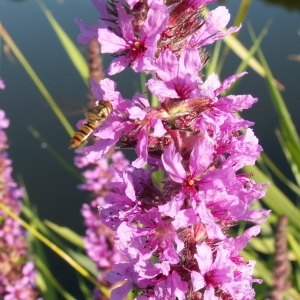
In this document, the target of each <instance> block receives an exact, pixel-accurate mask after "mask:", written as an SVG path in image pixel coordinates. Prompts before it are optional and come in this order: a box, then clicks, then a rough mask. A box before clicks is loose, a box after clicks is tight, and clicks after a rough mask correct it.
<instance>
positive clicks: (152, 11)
mask: <svg viewBox="0 0 300 300" xmlns="http://www.w3.org/2000/svg"><path fill="white" fill-rule="evenodd" d="M209 2H212V1H210V0H198V1H197V0H183V1H181V2H175V1H165V2H163V1H161V0H151V1H150V0H148V1H147V0H143V1H136V0H135V1H133V0H131V1H129V0H128V1H125V0H120V1H117V0H116V1H112V2H108V3H106V4H105V3H104V2H103V1H100V0H99V1H97V0H94V1H93V3H94V5H95V6H96V8H97V9H98V10H99V12H100V21H99V24H98V25H94V26H92V27H88V26H86V25H84V24H83V23H82V22H81V21H78V23H79V25H80V28H81V34H80V36H79V40H80V41H82V42H87V41H89V40H90V39H92V38H94V37H96V38H98V41H99V43H100V44H101V49H102V51H103V52H106V53H112V54H113V55H114V56H116V57H117V58H116V59H115V60H114V61H113V62H112V64H111V65H110V67H109V69H108V73H109V74H115V73H117V72H120V71H122V70H123V69H124V68H125V67H126V66H131V67H132V68H133V69H134V70H135V71H136V72H140V71H143V72H147V73H148V74H151V75H152V78H151V79H149V80H148V82H147V83H146V85H147V87H148V88H149V90H150V91H151V92H152V94H154V95H155V96H157V98H158V99H159V101H160V106H158V107H152V106H151V105H150V104H149V102H148V100H147V99H146V98H145V97H144V96H143V95H140V94H136V95H134V96H133V98H132V100H129V99H124V98H123V97H122V96H121V94H120V93H119V92H118V91H117V90H116V84H115V83H114V82H113V81H112V80H110V79H104V80H101V81H100V82H95V81H92V82H91V84H92V91H93V93H94V95H95V96H96V98H97V99H98V100H99V101H103V100H105V101H110V102H111V104H112V107H113V112H112V113H111V114H110V115H109V117H108V118H107V120H106V122H105V123H104V124H102V125H101V126H100V127H99V128H98V130H97V131H96V132H95V136H96V137H98V138H100V140H99V141H97V142H95V143H94V144H93V145H91V146H89V147H87V148H86V149H85V150H84V152H83V155H85V159H87V160H88V161H91V162H95V161H96V160H98V159H99V158H102V157H104V155H106V154H107V153H108V151H109V150H110V149H111V147H112V146H114V145H116V144H117V143H118V146H119V147H120V148H131V149H135V152H136V154H137V156H138V157H137V159H135V160H134V161H133V162H132V163H131V166H132V168H130V169H120V168H116V171H117V176H116V177H115V178H114V180H112V181H111V182H110V192H109V193H108V194H107V195H106V196H105V198H104V199H103V204H101V205H100V207H99V209H100V220H101V222H102V223H103V224H105V225H106V226H107V227H109V228H110V229H111V230H113V231H114V232H115V234H116V235H115V242H116V244H117V246H118V249H119V251H120V253H121V254H122V255H123V256H124V257H126V262H120V263H115V264H114V268H113V270H112V271H111V272H109V273H107V275H106V279H107V280H109V281H110V282H112V283H114V284H115V283H118V282H123V285H121V286H119V287H117V288H115V289H114V290H113V291H112V295H111V299H114V300H119V299H123V298H124V297H126V295H127V294H128V293H129V291H130V290H133V291H134V290H137V291H139V296H137V297H136V299H139V300H146V299H147V300H149V299H150V300H152V299H153V300H154V299H179V300H183V299H187V300H191V299H205V300H210V299H226V300H229V299H241V300H242V299H254V297H255V293H254V290H253V287H252V285H253V283H255V282H258V283H259V282H260V280H257V279H253V278H252V273H253V268H254V265H255V262H254V261H251V262H247V261H245V260H244V259H243V257H242V256H241V255H240V254H239V252H240V251H241V250H242V249H243V248H244V247H245V246H246V244H247V243H248V242H249V240H250V239H251V238H252V237H253V236H256V235H257V234H259V231H260V227H259V226H258V225H255V226H253V227H250V228H249V229H248V230H246V231H245V232H244V234H243V235H241V236H237V237H232V236H230V235H229V229H230V228H231V227H232V226H235V225H236V223H237V222H238V221H240V220H244V221H249V222H253V223H255V224H260V223H262V222H263V221H264V220H265V219H266V218H267V216H268V214H269V213H270V211H263V210H251V209H250V207H251V205H252V204H253V202H254V200H256V199H260V198H262V197H263V196H264V194H265V192H266V191H265V185H263V184H258V183H255V182H254V181H253V180H252V179H251V178H250V175H249V174H244V173H241V168H243V167H244V166H245V165H252V164H254V163H255V161H256V159H257V157H258V155H259V154H260V152H261V151H262V148H261V147H260V145H259V144H258V140H257V138H256V137H255V135H254V134H253V132H252V130H251V129H250V128H249V127H250V126H252V125H253V123H252V122H249V121H246V120H243V119H241V118H239V117H237V115H236V114H235V113H236V112H240V111H242V110H244V109H248V108H250V107H251V106H252V105H253V104H254V103H255V102H256V101H257V99H256V98H253V97H252V96H251V95H227V96H222V95H221V93H222V92H224V91H226V90H228V89H229V88H230V86H231V84H232V83H233V82H234V81H235V80H236V79H237V78H240V77H241V76H243V75H245V73H241V74H237V75H233V76H231V77H229V78H227V79H225V80H224V81H223V82H220V81H219V78H218V76H217V75H216V74H211V75H210V76H208V77H207V78H206V79H205V77H204V75H203V74H201V72H202V69H203V67H204V65H205V63H206V62H207V60H208V56H207V54H206V53H205V51H204V50H203V49H202V48H201V47H202V46H204V45H209V44H212V43H213V42H214V41H216V40H218V39H221V38H223V37H224V36H226V35H228V34H230V33H232V32H235V31H237V30H238V29H239V27H231V28H229V29H228V30H227V31H226V32H225V33H224V32H223V31H222V29H223V28H224V27H225V26H226V25H227V24H228V22H229V19H230V15H229V13H228V11H227V9H226V8H225V7H218V8H216V9H215V10H213V11H211V12H210V13H209V15H208V16H207V17H206V19H202V18H200V17H199V13H200V12H201V10H202V6H203V5H205V4H207V3H209ZM146 164H148V166H149V168H147V169H145V168H144V166H145V165H146ZM157 170H161V171H162V172H163V180H162V181H161V182H156V181H155V180H154V178H155V176H154V175H155V172H156V171H157ZM100 180H101V176H100ZM101 201H102V199H101Z"/></svg>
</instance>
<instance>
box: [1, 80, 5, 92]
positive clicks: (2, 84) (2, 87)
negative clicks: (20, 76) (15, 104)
mask: <svg viewBox="0 0 300 300" xmlns="http://www.w3.org/2000/svg"><path fill="white" fill-rule="evenodd" d="M4 89H5V83H4V80H3V79H2V78H1V77H0V90H4Z"/></svg>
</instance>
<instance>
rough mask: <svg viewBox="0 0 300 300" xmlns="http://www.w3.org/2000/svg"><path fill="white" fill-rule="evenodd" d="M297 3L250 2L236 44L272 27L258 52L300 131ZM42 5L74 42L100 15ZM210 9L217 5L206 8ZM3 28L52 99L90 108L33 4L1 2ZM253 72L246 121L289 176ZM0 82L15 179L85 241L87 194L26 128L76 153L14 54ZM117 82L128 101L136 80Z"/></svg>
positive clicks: (64, 4) (74, 0) (0, 70)
mask: <svg viewBox="0 0 300 300" xmlns="http://www.w3.org/2000/svg"><path fill="white" fill-rule="evenodd" d="M298 2H299V1H287V0H286V1H263V0H253V1H252V4H251V7H250V11H249V13H248V16H247V19H246V22H245V23H244V24H243V27H242V29H241V32H240V34H239V40H240V41H241V42H242V43H243V44H244V45H245V46H246V47H247V48H250V46H251V45H252V42H251V39H250V36H249V33H248V28H247V27H248V25H249V24H250V25H251V26H252V27H253V28H254V31H255V32H256V34H257V35H258V34H259V32H260V31H261V30H262V28H263V27H264V26H265V25H266V23H267V22H268V21H270V20H272V24H271V26H270V28H269V31H268V34H267V36H266V37H265V38H264V40H263V42H262V45H261V47H262V50H263V52H264V54H265V56H266V58H267V60H268V63H269V65H270V67H271V70H272V71H273V74H274V76H275V77H276V79H277V80H278V81H279V82H281V83H282V84H283V85H284V87H285V90H284V92H283V97H284V98H285V100H286V103H287V107H288V108H289V110H290V113H291V117H292V119H293V120H294V122H295V124H296V126H297V129H298V131H299V130H300V121H299V112H300V101H299V94H300V83H299V78H300V61H298V62H297V61H294V60H290V59H289V55H291V54H299V55H300V5H299V4H298ZM44 3H45V5H46V6H47V7H48V9H50V10H51V12H52V14H53V16H54V17H55V18H56V20H57V21H58V22H59V23H60V25H61V26H62V27H63V28H64V30H65V31H66V32H67V34H68V35H69V36H70V38H71V39H72V40H73V41H76V39H77V35H78V34H79V28H78V26H77V25H76V24H75V22H74V18H80V19H82V20H83V21H84V22H85V23H87V24H89V25H92V24H95V23H97V18H98V14H97V11H96V10H95V9H94V7H93V6H92V4H91V3H90V1H88V0H65V1H63V0H61V1H58V0H57V1H54V0H46V1H44ZM222 3H223V4H224V5H226V7H227V8H228V9H229V11H230V13H231V14H232V15H233V16H235V14H236V11H237V9H238V4H239V1H238V0H230V1H222ZM213 7H214V5H210V6H208V8H213ZM0 22H1V23H2V24H3V25H4V26H5V28H6V30H7V31H8V32H9V34H10V35H11V37H12V38H13V39H14V41H15V42H16V43H17V45H18V47H19V48H20V49H21V51H22V52H23V54H24V55H25V56H26V58H27V60H28V61H29V62H30V64H31V65H32V67H33V68H34V69H35V71H36V73H37V74H38V75H39V77H40V78H41V80H42V81H43V82H44V84H45V85H46V87H47V88H48V90H49V91H50V92H51V94H52V95H53V96H54V97H55V98H57V99H62V100H63V101H65V100H66V101H70V102H73V103H76V104H80V105H86V103H87V98H86V94H87V87H86V86H85V84H84V83H83V81H82V79H81V78H80V76H79V75H78V73H77V72H76V70H75V69H74V67H73V65H72V63H71V61H70V60H69V58H68V56H67V55H66V53H65V51H64V50H63V48H62V47H61V44H60V43H59V42H58V40H57V37H56V35H55V33H54V32H53V30H52V28H51V27H50V25H49V23H48V21H47V19H46V18H45V16H44V14H43V12H42V11H41V9H40V8H39V6H38V5H37V3H36V2H35V1H32V0H27V1H26V0H24V1H8V0H1V1H0ZM1 46H3V43H2V45H1ZM78 47H79V49H80V50H81V51H82V52H83V53H85V50H86V47H85V45H80V44H79V45H78ZM209 50H210V49H208V51H209ZM109 62H110V58H109V56H105V58H104V67H107V66H108V65H109ZM239 63H240V60H239V58H237V57H236V56H235V55H234V54H230V55H229V57H228V60H227V62H226V64H225V68H224V72H223V73H222V74H221V79H224V78H226V77H227V76H230V75H231V74H232V73H234V72H235V69H236V67H237V66H238V64H239ZM248 72H249V74H248V75H247V76H245V77H244V78H243V80H242V81H241V83H240V85H239V86H238V89H237V91H236V93H237V94H238V93H241V94H248V93H250V94H252V95H253V96H255V97H258V98H259V102H258V103H257V104H256V105H255V106H254V107H253V108H252V109H251V110H250V111H247V112H245V113H244V114H243V116H244V117H245V118H246V119H248V120H252V121H254V122H255V126H254V131H255V133H256V135H257V136H258V138H259V140H260V143H261V145H262V146H263V148H264V150H265V151H266V153H267V154H268V155H269V156H270V157H271V158H272V159H273V161H274V162H275V163H276V164H277V166H278V167H279V168H281V169H282V170H283V171H284V172H289V169H288V168H286V164H285V161H284V160H285V158H284V156H283V154H282V153H281V150H280V147H279V144H278V142H277V139H276V137H275V134H274V131H275V128H276V127H277V126H278V119H277V116H276V114H275V112H274V109H273V107H272V103H271V100H270V97H269V94H268V90H267V88H266V85H265V81H264V79H262V78H261V77H260V76H259V75H257V74H256V73H255V72H254V71H253V70H252V69H248ZM0 76H1V77H2V78H3V79H4V80H5V84H6V89H5V90H4V91H1V92H0V109H3V110H5V112H6V114H7V117H8V118H9V119H10V121H11V125H10V127H9V129H8V136H9V144H10V149H9V153H10V157H11V158H12V159H13V167H14V175H15V178H17V177H18V176H22V178H23V180H24V182H25V185H26V188H27V191H28V194H29V197H30V200H31V202H32V203H33V204H34V205H35V207H36V210H37V211H38V214H39V216H40V217H41V218H42V219H49V220H51V221H53V222H55V223H58V224H60V225H63V226H67V227H70V228H72V229H73V230H75V231H77V232H79V233H80V234H83V233H84V227H83V225H82V218H81V215H80V208H81V206H82V204H83V203H84V202H87V201H88V200H89V196H88V194H87V193H84V192H79V191H78V190H77V189H76V185H78V184H79V181H78V179H76V178H75V177H73V176H72V175H70V174H69V173H68V172H67V171H65V170H64V169H62V167H61V165H60V164H59V163H58V162H57V161H56V160H55V159H54V158H53V157H52V156H51V155H50V154H49V152H48V151H47V149H46V148H47V145H45V144H41V143H40V142H39V141H38V140H37V139H35V138H34V137H33V136H32V134H31V133H30V132H29V130H28V126H33V127H34V128H35V129H37V130H38V131H39V132H40V134H41V135H42V136H43V138H45V139H46V140H47V142H48V143H49V144H51V146H52V147H54V148H55V149H56V150H57V151H58V152H59V153H60V154H61V155H62V156H63V157H64V158H65V159H66V160H67V161H68V162H70V163H72V161H73V157H74V153H73V151H70V150H68V145H69V140H70V138H69V136H68V135H67V133H66V132H65V131H64V129H63V127H62V125H61V124H60V123H59V122H58V120H57V118H56V117H55V115H54V114H53V112H52V111H51V110H50V108H49V106H48V105H47V104H46V102H45V100H44V99H43V97H42V96H41V94H40V93H39V91H38V90H37V88H36V86H35V85H34V84H33V82H32V80H31V79H30V78H29V77H28V75H27V73H26V72H25V71H24V69H23V67H22V66H21V65H20V63H19V62H18V61H17V60H16V59H15V58H14V56H13V55H12V56H10V53H9V51H8V52H6V53H5V52H3V49H2V51H1V61H0ZM112 79H113V80H115V81H116V82H117V83H118V89H119V91H120V92H121V93H122V95H123V96H124V97H127V98H131V97H132V95H133V94H134V92H135V91H136V90H137V88H138V87H139V78H138V77H137V76H136V75H135V74H134V73H133V72H132V71H130V70H128V71H126V72H123V73H122V74H120V75H117V76H114V77H113V78H112ZM68 118H69V120H70V122H71V124H72V125H73V126H74V128H75V125H76V122H77V121H78V120H79V119H82V118H83V116H82V115H81V116H80V115H79V116H68ZM45 146H46V147H45ZM50 262H51V264H52V265H53V266H54V272H55V274H56V275H57V278H58V279H59V281H60V282H61V283H62V284H63V285H64V286H66V287H67V289H69V290H70V291H72V292H73V294H76V293H77V287H74V285H73V282H74V280H75V279H76V278H75V275H73V272H70V268H69V267H68V266H67V265H66V264H65V263H64V262H61V260H60V259H59V258H57V257H56V256H54V255H52V256H51V254H50ZM55 269H56V271H55ZM73 276H74V277H73Z"/></svg>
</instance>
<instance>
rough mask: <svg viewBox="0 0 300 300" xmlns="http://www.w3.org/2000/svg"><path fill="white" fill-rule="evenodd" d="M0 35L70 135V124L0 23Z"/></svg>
mask: <svg viewBox="0 0 300 300" xmlns="http://www.w3.org/2000/svg"><path fill="white" fill-rule="evenodd" d="M0 35H1V36H2V37H3V39H4V40H5V42H6V43H7V44H8V46H9V47H10V49H11V50H12V51H13V53H14V54H15V56H16V58H17V59H18V60H19V62H20V63H21V65H22V66H23V67H24V69H25V70H26V72H27V73H28V75H29V77H30V78H31V79H32V81H33V82H34V83H35V85H36V86H37V88H38V89H39V91H40V92H41V94H42V95H43V96H44V98H45V99H46V101H47V102H48V104H49V105H50V107H51V109H52V110H53V112H54V114H55V115H56V116H57V118H58V120H59V121H60V122H61V124H62V125H63V127H64V129H65V130H66V131H67V133H68V134H69V135H70V136H73V134H74V130H73V128H72V126H71V125H70V123H69V121H68V120H67V118H66V117H65V116H64V114H63V113H62V111H61V110H60V108H59V107H58V105H57V104H56V102H55V101H54V99H53V97H52V96H51V94H50V93H49V92H48V90H47V89H46V87H45V86H44V84H43V83H42V81H41V80H40V78H39V77H38V76H37V74H36V73H35V71H34V70H33V68H32V67H31V65H30V64H29V63H28V61H27V60H26V58H25V57H24V55H23V54H22V52H21V51H20V49H19V48H18V47H17V45H16V44H15V43H14V41H13V40H12V38H11V37H10V35H9V34H8V32H7V31H6V30H5V29H4V27H3V25H2V24H1V23H0Z"/></svg>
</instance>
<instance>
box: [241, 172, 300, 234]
mask: <svg viewBox="0 0 300 300" xmlns="http://www.w3.org/2000/svg"><path fill="white" fill-rule="evenodd" d="M243 170H244V171H245V172H247V173H251V174H253V179H254V180H255V181H256V182H260V183H268V182H269V178H268V177H267V176H266V175H265V174H264V173H262V172H261V171H260V170H259V168H257V167H256V166H246V167H244V168H243ZM262 201H263V202H264V203H265V204H266V205H267V206H268V207H269V208H271V209H272V211H273V212H275V213H276V214H277V215H278V216H280V215H282V214H285V215H287V217H288V219H289V223H290V224H291V225H292V226H294V227H295V228H296V229H297V230H300V222H299V216H300V212H299V209H298V208H297V207H296V206H295V205H294V204H293V203H292V202H291V201H290V200H289V199H288V197H287V196H286V195H285V194H284V193H283V192H282V191H281V190H280V189H279V188H278V187H277V186H276V185H275V184H274V183H273V182H272V183H271V184H270V185H269V186H268V187H267V194H266V195H265V197H264V198H263V199H262Z"/></svg>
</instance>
